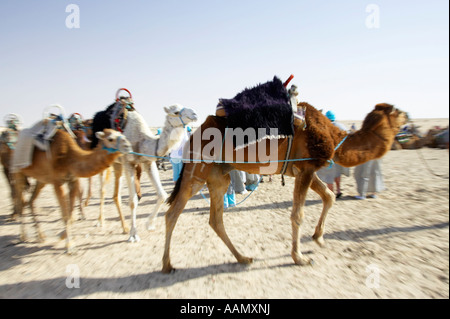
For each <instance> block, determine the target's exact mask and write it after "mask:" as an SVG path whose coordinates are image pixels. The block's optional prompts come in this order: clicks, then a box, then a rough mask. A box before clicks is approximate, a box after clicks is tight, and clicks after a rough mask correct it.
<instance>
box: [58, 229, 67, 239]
mask: <svg viewBox="0 0 450 319" xmlns="http://www.w3.org/2000/svg"><path fill="white" fill-rule="evenodd" d="M66 238H67V232H66V231H65V230H63V231H62V232H61V234H59V239H61V240H64V239H66Z"/></svg>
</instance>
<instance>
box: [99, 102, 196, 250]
mask: <svg viewBox="0 0 450 319" xmlns="http://www.w3.org/2000/svg"><path fill="white" fill-rule="evenodd" d="M164 111H165V112H166V113H167V114H166V119H165V123H164V128H163V130H162V132H161V134H160V135H159V136H155V135H154V134H152V132H151V131H150V129H149V126H148V125H147V123H146V122H145V120H144V118H143V117H142V115H141V114H139V113H138V112H137V111H132V112H128V114H127V125H126V127H125V128H124V130H123V135H124V136H125V137H126V138H127V139H128V140H129V141H130V143H131V145H132V148H133V151H134V152H136V153H142V154H147V155H152V156H154V155H156V156H165V155H167V154H168V153H169V152H171V151H172V149H173V148H174V147H175V146H177V145H178V144H179V142H180V140H181V139H182V138H183V134H185V130H186V125H187V124H189V123H191V122H194V121H197V114H196V113H195V111H194V110H192V109H190V108H186V107H182V106H181V105H179V104H175V105H172V106H169V107H164ZM157 159H158V158H157V157H145V156H138V155H132V154H129V155H127V156H122V157H121V158H120V159H119V160H118V161H116V162H115V163H114V165H113V167H114V175H115V185H114V203H115V204H116V207H117V210H118V213H119V216H120V219H121V223H122V228H123V231H124V233H128V228H127V227H126V224H125V220H124V218H123V214H122V209H121V196H120V191H121V187H122V171H123V168H124V167H125V177H126V180H127V185H128V189H129V205H130V209H131V229H130V237H129V239H128V241H129V242H137V241H139V240H140V238H139V236H138V234H137V228H136V211H137V207H138V196H137V192H136V187H135V166H136V165H137V164H141V165H142V166H143V171H146V172H147V173H148V175H149V177H150V181H151V182H152V184H153V187H154V188H155V190H156V195H157V201H156V205H155V207H154V208H153V211H152V212H151V213H150V215H149V217H148V221H147V229H148V230H153V229H155V226H154V221H155V218H156V216H157V214H158V212H159V209H160V207H161V205H162V204H164V202H165V201H166V199H167V197H168V195H167V193H166V192H165V191H164V189H163V187H162V185H161V181H160V178H159V172H158V168H157V166H156V160H157ZM103 175H104V173H102V174H100V185H101V186H100V188H101V193H100V216H99V223H100V225H102V224H103V221H104V217H103V200H104V193H105V192H104V183H103V179H104V176H103Z"/></svg>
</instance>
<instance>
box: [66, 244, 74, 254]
mask: <svg viewBox="0 0 450 319" xmlns="http://www.w3.org/2000/svg"><path fill="white" fill-rule="evenodd" d="M76 252H77V249H76V248H75V247H73V246H72V245H70V246H67V247H66V254H67V255H69V256H72V255H75V253H76Z"/></svg>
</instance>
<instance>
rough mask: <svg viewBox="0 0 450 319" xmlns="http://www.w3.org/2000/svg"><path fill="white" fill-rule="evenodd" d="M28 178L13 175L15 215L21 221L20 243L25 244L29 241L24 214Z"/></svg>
mask: <svg viewBox="0 0 450 319" xmlns="http://www.w3.org/2000/svg"><path fill="white" fill-rule="evenodd" d="M25 181H26V177H25V176H24V175H22V174H21V173H15V174H13V185H14V192H15V196H14V213H15V214H17V217H18V218H19V221H20V241H22V242H25V241H26V240H27V235H26V232H25V220H24V214H23V207H24V203H25V202H24V199H23V191H24V189H25V184H26V182H25Z"/></svg>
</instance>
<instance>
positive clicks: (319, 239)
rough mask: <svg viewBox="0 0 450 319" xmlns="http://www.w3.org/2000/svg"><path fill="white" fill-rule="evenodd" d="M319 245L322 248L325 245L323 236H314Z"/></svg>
mask: <svg viewBox="0 0 450 319" xmlns="http://www.w3.org/2000/svg"><path fill="white" fill-rule="evenodd" d="M312 238H313V239H314V241H315V242H316V244H317V245H319V246H320V247H321V248H323V247H325V241H324V240H323V236H315V235H314V236H313V237H312Z"/></svg>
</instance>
